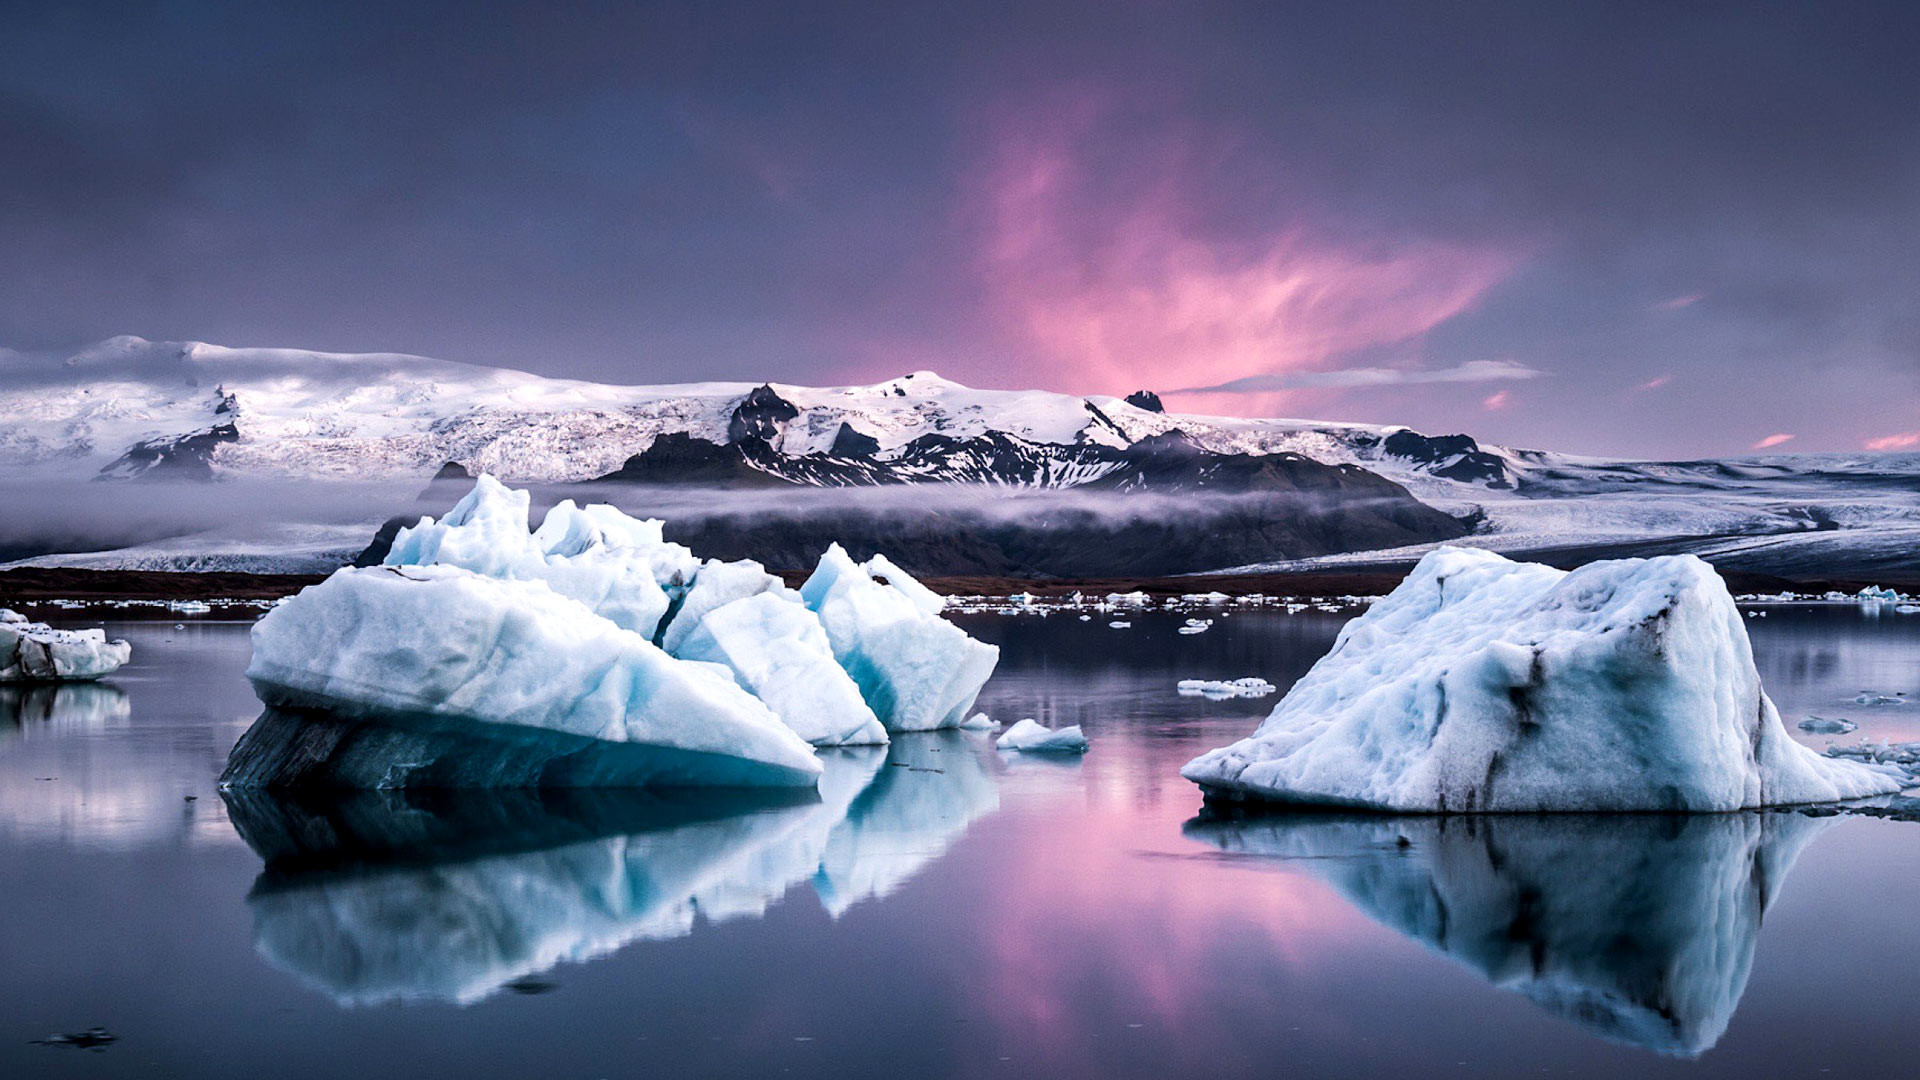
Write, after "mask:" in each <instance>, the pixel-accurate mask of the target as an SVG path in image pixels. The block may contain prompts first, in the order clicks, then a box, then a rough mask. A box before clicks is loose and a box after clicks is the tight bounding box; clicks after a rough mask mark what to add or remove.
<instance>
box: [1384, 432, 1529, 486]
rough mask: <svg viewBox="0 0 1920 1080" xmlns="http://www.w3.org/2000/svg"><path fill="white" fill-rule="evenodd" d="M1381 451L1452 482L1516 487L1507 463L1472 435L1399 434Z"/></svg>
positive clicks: (1388, 439) (1386, 441)
mask: <svg viewBox="0 0 1920 1080" xmlns="http://www.w3.org/2000/svg"><path fill="white" fill-rule="evenodd" d="M1380 449H1381V450H1382V451H1383V452H1385V453H1387V454H1390V455H1392V456H1393V457H1398V458H1405V459H1407V460H1408V461H1411V462H1414V463H1415V464H1419V465H1428V466H1433V467H1432V468H1430V469H1429V470H1428V471H1429V472H1431V473H1433V475H1435V476H1440V477H1444V478H1446V479H1448V480H1457V481H1460V482H1461V483H1467V484H1485V485H1487V486H1488V487H1491V488H1510V487H1512V486H1513V479H1512V477H1510V476H1508V475H1507V464H1506V462H1504V461H1502V460H1501V459H1500V458H1499V457H1498V456H1497V455H1494V454H1489V453H1487V452H1486V451H1484V450H1482V449H1480V444H1479V443H1477V442H1475V441H1474V440H1473V437H1472V436H1471V435H1435V436H1427V435H1422V434H1420V433H1419V432H1417V431H1396V432H1394V433H1393V434H1391V435H1389V436H1387V438H1386V440H1385V442H1384V443H1382V444H1381V447H1380Z"/></svg>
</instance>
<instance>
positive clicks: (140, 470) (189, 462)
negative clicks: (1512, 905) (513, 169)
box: [0, 337, 1509, 488]
mask: <svg viewBox="0 0 1920 1080" xmlns="http://www.w3.org/2000/svg"><path fill="white" fill-rule="evenodd" d="M0 385H6V386H14V387H19V389H15V390H13V391H11V392H9V393H6V394H4V395H0V471H12V472H16V473H18V472H21V471H26V470H30V471H31V472H32V473H33V474H34V475H36V476H38V477H41V478H48V477H51V476H53V475H56V474H57V475H62V476H72V477H75V478H79V477H88V476H94V475H99V476H106V477H120V478H132V477H138V476H143V475H152V476H161V477H168V476H170V477H186V478H192V477H218V476H244V475H265V476H276V475H277V476H290V477H297V478H301V479H324V478H329V477H340V478H352V479H367V478H373V477H405V476H417V477H419V478H421V479H425V478H427V477H429V476H431V475H432V474H433V473H434V472H435V471H436V470H437V469H439V468H440V466H441V465H442V464H444V463H446V462H455V463H458V464H460V465H462V466H464V467H465V468H467V469H468V470H469V471H472V472H481V471H486V472H491V473H493V474H495V475H497V476H499V477H501V478H502V479H504V480H509V481H516V482H524V483H540V482H546V483H554V482H573V481H582V480H588V479H593V478H596V477H601V476H605V475H607V474H609V473H613V472H616V471H618V470H619V469H621V468H622V467H623V466H624V465H626V463H627V462H628V460H629V459H631V458H633V457H634V456H636V455H640V454H643V453H645V452H646V451H647V450H648V449H650V448H651V447H653V445H654V443H655V441H656V440H658V439H659V438H660V437H661V436H663V435H677V436H684V437H686V438H687V439H689V440H692V441H694V442H696V443H707V444H712V445H716V446H728V445H738V444H742V443H746V444H748V445H749V446H750V447H751V448H752V449H753V450H754V451H755V452H754V453H753V454H751V455H750V456H749V457H748V458H747V459H746V461H745V467H747V468H749V469H753V470H755V471H761V472H766V473H768V474H770V475H772V476H774V477H779V478H784V479H790V480H792V481H795V482H799V483H806V484H820V485H844V484H860V483H889V482H911V481H959V482H975V483H991V484H1008V485H1013V486H1019V487H1043V488H1054V487H1071V486H1076V485H1080V484H1085V483H1089V482H1091V481H1094V480H1098V479H1100V478H1102V477H1104V476H1107V475H1109V474H1111V473H1113V472H1115V471H1117V470H1119V469H1121V468H1122V467H1123V465H1124V464H1125V459H1124V458H1123V457H1122V456H1121V455H1117V454H1115V453H1113V451H1117V450H1124V449H1126V448H1128V447H1131V446H1134V445H1136V444H1138V443H1139V442H1140V441H1141V440H1143V439H1147V438H1151V437H1153V436H1162V435H1167V434H1169V433H1171V432H1175V431H1178V432H1181V433H1182V434H1183V435H1184V436H1185V437H1186V439H1187V440H1190V441H1191V442H1192V443H1193V445H1194V446H1195V447H1197V448H1199V449H1201V450H1203V451H1205V452H1207V453H1210V454H1229V455H1231V454H1241V455H1273V454H1282V453H1287V454H1298V455H1300V456H1302V457H1305V458H1309V459H1311V460H1314V461H1318V462H1321V463H1323V464H1331V465H1341V464H1354V465H1362V466H1364V467H1368V468H1369V470H1370V471H1373V472H1376V473H1379V474H1381V475H1386V476H1390V477H1392V478H1395V479H1400V478H1402V477H1403V476H1404V477H1407V478H1413V479H1417V478H1420V477H1428V476H1431V477H1439V478H1443V479H1451V480H1455V481H1463V482H1468V483H1484V482H1491V483H1494V484H1496V485H1498V484H1501V483H1505V482H1508V481H1509V477H1508V474H1507V468H1508V466H1507V462H1506V460H1505V459H1504V458H1503V457H1501V456H1500V455H1499V454H1498V453H1488V452H1483V451H1481V450H1480V448H1479V447H1478V446H1477V445H1476V444H1475V443H1474V442H1473V440H1472V439H1470V438H1467V437H1465V436H1453V437H1451V438H1448V439H1439V440H1432V439H1427V438H1425V437H1424V436H1421V435H1419V434H1417V433H1414V432H1410V431H1407V430H1406V429H1404V428H1391V427H1373V426H1366V425H1359V424H1337V423H1321V422H1307V421H1298V420H1248V419H1240V418H1232V417H1212V416H1195V415H1183V414H1173V413H1166V412H1161V411H1158V410H1157V406H1158V404H1159V403H1158V401H1157V399H1154V398H1152V397H1151V396H1150V395H1146V396H1136V400H1141V401H1145V402H1146V403H1147V404H1148V405H1149V407H1148V408H1142V407H1139V406H1138V405H1135V404H1130V403H1129V402H1128V401H1126V400H1123V399H1120V398H1115V397H1107V396H1103V395H1096V396H1090V397H1076V396H1073V395H1069V394H1057V393H1050V392H1047V391H1039V390H1029V391H1007V390H975V389H972V388H969V387H965V386H962V385H960V384H958V383H955V382H952V381H949V380H947V379H943V378H941V377H940V376H938V375H936V374H934V373H932V372H927V371H919V372H914V373H912V374H909V375H903V376H901V377H899V378H897V379H890V380H887V381H886V382H882V383H876V384H874V385H872V386H840V387H803V386H791V385H785V384H767V385H763V386H755V385H754V384H750V383H724V382H714V383H684V384H675V385H662V386H614V385H608V384H603V383H590V382H580V381H575V380H568V379H550V378H543V377H541V376H537V375H530V374H527V373H525V372H520V371H511V370H507V369H504V368H491V367H481V366H478V365H472V364H462V363H456V362H452V361H445V360H434V359H429V358H426V357H418V356H405V355H399V354H386V353H377V354H361V355H349V354H338V353H317V352H307V351H302V350H294V349H229V348H223V347H221V346H216V345H206V344H200V343H196V342H187V343H179V342H153V341H146V340H143V339H141V338H135V337H118V338H113V339H110V340H108V341H104V342H101V343H100V344H98V345H95V346H93V347H91V348H88V349H85V350H83V351H81V352H79V353H77V354H75V355H73V356H71V357H66V358H53V357H27V356H23V355H20V354H13V355H7V354H5V353H0ZM835 463H838V464H835ZM657 478H663V479H672V477H657Z"/></svg>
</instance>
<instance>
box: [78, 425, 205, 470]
mask: <svg viewBox="0 0 1920 1080" xmlns="http://www.w3.org/2000/svg"><path fill="white" fill-rule="evenodd" d="M239 441H240V429H239V428H237V427H235V426H234V425H233V424H232V423H231V422H229V423H225V424H217V425H215V426H213V427H210V428H208V429H207V430H205V431H196V432H194V433H193V434H191V435H181V436H177V437H174V438H162V439H148V440H147V441H146V442H142V443H135V444H134V446H133V447H132V449H130V450H128V451H127V452H126V453H124V454H121V455H120V456H119V457H118V458H116V459H115V460H114V461H113V463H112V464H110V465H108V466H106V467H105V468H103V469H101V470H100V472H99V474H98V475H97V476H95V477H94V479H96V480H132V479H135V478H142V479H149V478H150V479H155V480H212V479H213V451H214V448H215V447H218V446H219V445H220V444H221V443H230V442H239Z"/></svg>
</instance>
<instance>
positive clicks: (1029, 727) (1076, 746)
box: [994, 717, 1089, 754]
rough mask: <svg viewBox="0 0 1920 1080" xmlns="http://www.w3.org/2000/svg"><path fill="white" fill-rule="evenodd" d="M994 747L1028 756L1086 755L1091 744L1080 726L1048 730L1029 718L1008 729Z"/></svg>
mask: <svg viewBox="0 0 1920 1080" xmlns="http://www.w3.org/2000/svg"><path fill="white" fill-rule="evenodd" d="M994 745H995V746H996V747H998V748H1000V749H1002V750H1019V751H1021V752H1022V753H1028V754H1084V753H1086V752H1087V748H1088V746H1089V743H1088V742H1087V737H1086V736H1085V735H1082V734H1081V733H1080V725H1079V724H1074V725H1072V726H1071V727H1063V728H1059V729H1053V728H1048V727H1045V726H1043V725H1041V723H1040V722H1039V721H1038V720H1035V719H1033V718H1032V717H1028V718H1027V719H1025V720H1022V721H1020V722H1019V723H1017V724H1015V725H1013V726H1012V727H1010V728H1008V729H1007V733H1006V734H1005V735H1002V736H1000V739H999V741H998V742H995V743H994Z"/></svg>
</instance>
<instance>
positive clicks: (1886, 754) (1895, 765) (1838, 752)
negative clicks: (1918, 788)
mask: <svg viewBox="0 0 1920 1080" xmlns="http://www.w3.org/2000/svg"><path fill="white" fill-rule="evenodd" d="M1827 756H1828V757H1830V758H1846V759H1849V760H1852V761H1860V762H1865V763H1866V764H1868V765H1874V766H1879V767H1881V768H1891V769H1894V770H1896V771H1898V772H1899V773H1900V775H1901V777H1902V779H1903V781H1904V783H1903V784H1902V785H1901V786H1902V787H1913V786H1915V785H1916V784H1920V742H1908V743H1896V742H1878V743H1876V742H1868V741H1867V740H1865V739H1862V740H1860V741H1859V742H1857V743H1855V744H1853V745H1852V746H1829V747H1827Z"/></svg>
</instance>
